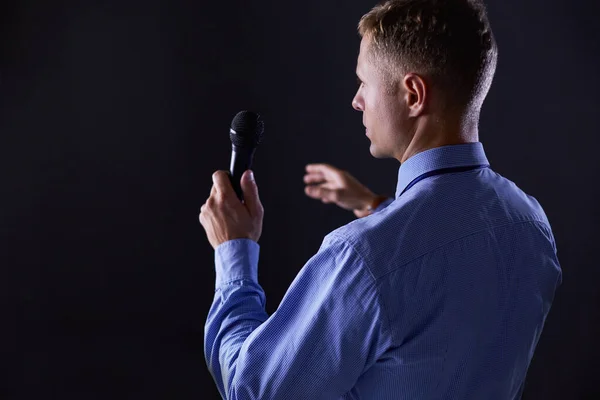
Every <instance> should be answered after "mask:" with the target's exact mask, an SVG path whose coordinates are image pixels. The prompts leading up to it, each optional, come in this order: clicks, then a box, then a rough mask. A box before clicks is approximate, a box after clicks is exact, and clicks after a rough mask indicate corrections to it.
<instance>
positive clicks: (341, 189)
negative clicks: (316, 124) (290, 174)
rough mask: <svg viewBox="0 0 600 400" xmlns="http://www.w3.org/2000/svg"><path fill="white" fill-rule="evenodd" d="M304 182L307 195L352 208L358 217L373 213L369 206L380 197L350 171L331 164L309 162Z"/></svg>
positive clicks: (344, 207) (324, 201) (346, 208)
mask: <svg viewBox="0 0 600 400" xmlns="http://www.w3.org/2000/svg"><path fill="white" fill-rule="evenodd" d="M304 183H305V184H306V187H305V188H304V192H305V193H306V195H307V196H309V197H312V198H313V199H318V200H321V201H322V202H323V203H333V204H336V205H337V206H339V207H341V208H343V209H345V210H351V211H353V212H354V215H356V216H357V217H358V218H361V217H364V216H367V215H369V214H371V212H370V211H368V210H367V207H368V206H369V205H371V204H373V202H374V201H375V200H376V199H377V198H378V197H380V196H377V195H376V194H375V193H373V192H372V191H370V190H369V188H367V187H366V186H364V185H363V184H362V183H360V182H359V181H358V180H356V178H354V177H353V176H352V175H350V174H349V173H348V172H346V171H343V170H340V169H338V168H335V167H334V166H332V165H329V164H308V165H307V166H306V175H304Z"/></svg>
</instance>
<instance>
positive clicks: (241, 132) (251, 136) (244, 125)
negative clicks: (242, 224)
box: [229, 111, 265, 200]
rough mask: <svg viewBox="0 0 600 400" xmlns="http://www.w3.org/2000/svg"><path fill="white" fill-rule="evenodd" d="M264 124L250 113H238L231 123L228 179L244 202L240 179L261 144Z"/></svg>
mask: <svg viewBox="0 0 600 400" xmlns="http://www.w3.org/2000/svg"><path fill="white" fill-rule="evenodd" d="M264 128H265V126H264V123H263V121H262V119H261V118H260V115H258V114H257V113H254V112H252V111H240V112H239V113H237V114H236V116H235V117H234V118H233V120H232V121H231V128H230V129H229V138H230V139H231V164H230V166H229V179H230V181H231V185H232V186H233V189H234V190H235V193H236V194H237V197H238V198H239V199H240V200H244V195H243V193H242V187H241V185H240V179H241V178H242V175H243V174H244V171H246V170H247V169H251V168H252V159H253V158H254V152H255V151H256V147H257V146H258V145H259V144H260V143H261V142H262V139H263V132H264Z"/></svg>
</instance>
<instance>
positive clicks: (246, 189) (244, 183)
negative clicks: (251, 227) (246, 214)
mask: <svg viewBox="0 0 600 400" xmlns="http://www.w3.org/2000/svg"><path fill="white" fill-rule="evenodd" d="M240 185H241V187H242V192H243V193H244V203H245V204H246V207H248V211H250V214H252V215H253V216H255V215H258V214H260V213H261V211H262V204H261V203H260V198H259V197H258V186H256V181H255V180H254V173H253V172H252V171H251V170H247V171H245V172H244V174H243V175H242V180H241V182H240Z"/></svg>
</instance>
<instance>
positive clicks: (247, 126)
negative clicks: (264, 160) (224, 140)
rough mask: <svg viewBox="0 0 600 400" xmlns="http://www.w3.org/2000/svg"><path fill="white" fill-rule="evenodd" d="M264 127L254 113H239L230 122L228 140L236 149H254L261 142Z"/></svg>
mask: <svg viewBox="0 0 600 400" xmlns="http://www.w3.org/2000/svg"><path fill="white" fill-rule="evenodd" d="M264 129H265V125H264V122H263V120H262V119H261V118H260V115H258V114H257V113H255V112H252V111H240V112H239V113H237V114H236V116H235V117H234V118H233V121H231V129H230V130H229V138H230V139H231V143H233V145H234V146H236V147H246V148H248V147H256V146H258V145H259V144H260V143H261V142H262V138H263V132H264Z"/></svg>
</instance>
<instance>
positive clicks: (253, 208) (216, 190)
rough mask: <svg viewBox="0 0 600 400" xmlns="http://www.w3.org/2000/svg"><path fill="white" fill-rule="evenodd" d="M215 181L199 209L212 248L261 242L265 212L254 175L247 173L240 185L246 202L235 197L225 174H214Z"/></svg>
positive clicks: (224, 172)
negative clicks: (231, 242) (241, 241)
mask: <svg viewBox="0 0 600 400" xmlns="http://www.w3.org/2000/svg"><path fill="white" fill-rule="evenodd" d="M212 179H213V187H212V190H211V192H210V197H209V198H208V200H207V201H206V203H205V204H204V205H202V207H201V208H200V217H199V219H200V223H201V224H202V226H203V227H204V230H205V231H206V236H207V237H208V241H209V242H210V244H211V245H212V247H213V248H215V249H216V248H217V246H218V245H220V244H221V243H224V242H227V241H229V240H233V239H252V240H254V241H255V242H258V239H259V238H260V235H261V233H262V224H263V214H264V209H263V206H262V203H261V202H260V198H259V197H258V187H257V186H256V182H255V181H254V175H253V173H252V171H250V170H248V171H245V172H244V174H243V175H242V180H241V182H240V184H241V187H242V191H243V193H244V202H241V201H240V200H239V199H238V197H237V195H236V194H235V191H234V190H233V187H232V186H231V182H230V181H229V174H228V173H227V172H226V171H217V172H215V173H214V174H213V176H212Z"/></svg>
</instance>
